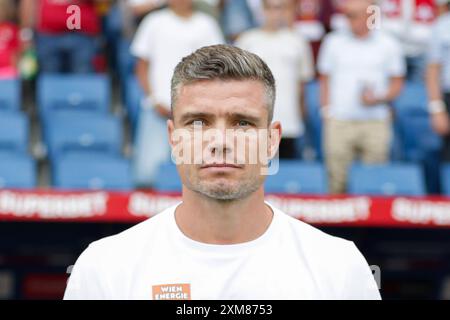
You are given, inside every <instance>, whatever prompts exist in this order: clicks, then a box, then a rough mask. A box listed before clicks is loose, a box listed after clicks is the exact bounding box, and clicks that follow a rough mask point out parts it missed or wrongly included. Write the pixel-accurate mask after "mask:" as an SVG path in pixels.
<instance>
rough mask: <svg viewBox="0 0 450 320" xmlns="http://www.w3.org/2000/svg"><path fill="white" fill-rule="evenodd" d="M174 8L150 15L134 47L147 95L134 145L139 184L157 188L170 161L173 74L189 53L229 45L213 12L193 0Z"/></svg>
mask: <svg viewBox="0 0 450 320" xmlns="http://www.w3.org/2000/svg"><path fill="white" fill-rule="evenodd" d="M168 4H169V7H168V8H167V9H163V10H159V11H156V12H153V13H150V14H149V15H148V16H147V17H146V18H145V19H144V20H143V21H142V23H141V25H140V26H139V28H138V30H137V32H136V35H135V38H134V40H133V42H132V45H131V53H132V54H133V55H134V56H136V57H137V58H138V59H137V65H136V75H137V77H138V80H139V83H140V84H141V86H142V88H143V90H144V92H145V94H146V96H147V99H146V101H145V103H144V108H143V109H141V112H140V116H139V120H138V125H137V132H136V140H135V147H134V157H133V168H134V177H135V183H136V184H137V185H138V186H141V187H148V186H151V184H152V183H153V181H154V180H153V179H154V178H155V174H156V172H157V170H158V167H159V165H160V164H161V163H162V162H164V161H168V160H169V153H170V150H169V148H168V146H167V144H166V143H165V141H166V140H167V130H166V127H165V122H166V120H167V118H168V117H169V116H170V78H171V76H172V73H173V69H174V68H175V66H176V65H177V63H178V62H179V61H180V60H181V58H182V57H183V56H186V55H188V54H190V53H192V52H193V51H195V50H196V49H198V48H200V47H203V46H207V45H213V44H219V43H224V40H223V37H222V34H221V31H220V28H219V26H218V24H217V23H216V21H215V20H214V19H213V18H212V17H210V16H209V15H207V14H205V13H201V12H196V11H194V10H193V4H192V0H168Z"/></svg>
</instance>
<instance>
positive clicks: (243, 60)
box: [171, 44, 276, 122]
mask: <svg viewBox="0 0 450 320" xmlns="http://www.w3.org/2000/svg"><path fill="white" fill-rule="evenodd" d="M216 79H219V80H256V81H260V82H262V83H263V85H264V87H265V89H266V90H265V91H266V96H267V107H268V109H269V121H270V122H271V121H272V118H273V108H274V105H275V96H276V88H275V78H274V77H273V74H272V71H270V69H269V67H268V66H267V64H266V63H265V62H264V61H263V60H262V59H261V58H260V57H259V56H257V55H256V54H254V53H251V52H248V51H245V50H242V49H240V48H238V47H235V46H231V45H222V44H221V45H213V46H208V47H203V48H200V49H198V50H197V51H195V52H194V53H192V54H190V55H189V56H186V57H184V58H183V59H182V60H181V62H180V63H178V65H177V66H176V68H175V71H174V74H173V77H172V88H171V98H172V102H171V106H172V111H173V109H174V107H175V104H176V102H177V98H178V94H179V91H180V88H181V87H182V86H184V85H188V84H191V83H194V82H196V81H202V80H216Z"/></svg>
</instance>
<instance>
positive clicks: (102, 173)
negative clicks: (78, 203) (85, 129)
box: [52, 152, 133, 190]
mask: <svg viewBox="0 0 450 320" xmlns="http://www.w3.org/2000/svg"><path fill="white" fill-rule="evenodd" d="M52 176H53V186H54V187H56V188H60V189H72V190H83V189H89V190H131V189H132V188H133V183H132V179H131V169H130V163H129V161H128V160H126V159H124V158H121V157H119V156H112V155H107V154H97V153H88V152H82V153H78V152H71V153H68V154H66V155H64V156H62V157H60V158H58V159H57V160H56V161H55V163H53V168H52Z"/></svg>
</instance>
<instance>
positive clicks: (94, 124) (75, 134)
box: [44, 111, 123, 160]
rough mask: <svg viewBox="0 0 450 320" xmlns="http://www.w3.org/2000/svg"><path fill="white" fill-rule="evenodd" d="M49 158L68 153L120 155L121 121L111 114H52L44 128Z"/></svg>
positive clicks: (121, 139) (75, 112) (60, 112)
mask: <svg viewBox="0 0 450 320" xmlns="http://www.w3.org/2000/svg"><path fill="white" fill-rule="evenodd" d="M44 139H45V142H46V144H47V147H48V153H49V155H50V159H51V160H54V159H55V157H58V156H60V155H61V154H64V153H66V152H69V151H77V150H78V151H82V150H85V151H97V152H103V153H109V154H120V152H121V148H122V143H123V132H122V125H121V122H120V119H119V118H117V117H115V116H113V115H111V114H97V113H90V112H83V111H55V112H53V113H52V114H51V115H50V116H49V118H48V121H47V124H46V126H45V128H44Z"/></svg>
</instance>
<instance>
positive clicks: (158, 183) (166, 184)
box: [154, 161, 182, 192]
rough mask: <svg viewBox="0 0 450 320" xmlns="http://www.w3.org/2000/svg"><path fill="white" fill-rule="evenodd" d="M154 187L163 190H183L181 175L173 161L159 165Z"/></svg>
mask: <svg viewBox="0 0 450 320" xmlns="http://www.w3.org/2000/svg"><path fill="white" fill-rule="evenodd" d="M154 188H155V189H156V190H158V191H161V192H181V188H182V184H181V180H180V176H179V175H178V171H177V167H176V165H175V164H174V163H173V162H172V161H168V162H166V163H163V164H162V165H161V166H160V167H159V170H158V174H157V175H156V179H155V185H154Z"/></svg>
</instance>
